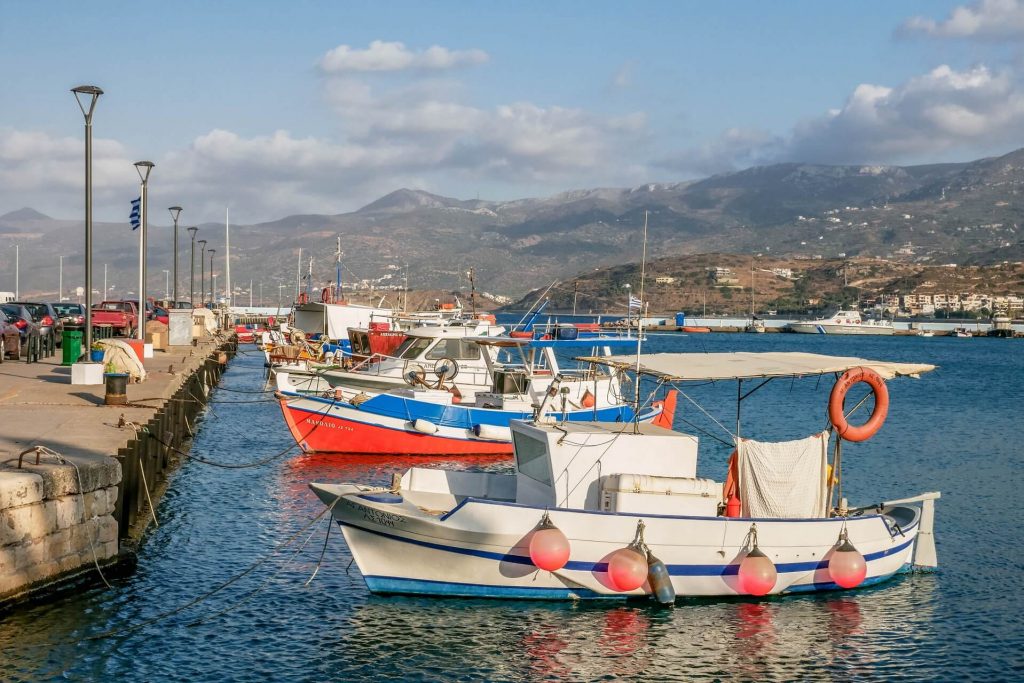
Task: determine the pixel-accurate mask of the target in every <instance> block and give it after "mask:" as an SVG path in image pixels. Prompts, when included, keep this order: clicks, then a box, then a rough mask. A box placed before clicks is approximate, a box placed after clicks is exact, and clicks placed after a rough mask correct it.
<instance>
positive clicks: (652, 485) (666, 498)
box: [601, 474, 722, 517]
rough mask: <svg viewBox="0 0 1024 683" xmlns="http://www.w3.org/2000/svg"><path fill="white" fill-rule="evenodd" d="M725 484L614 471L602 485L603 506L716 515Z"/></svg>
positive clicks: (663, 512)
mask: <svg viewBox="0 0 1024 683" xmlns="http://www.w3.org/2000/svg"><path fill="white" fill-rule="evenodd" d="M721 495H722V485H721V484H720V483H718V482H716V481H713V480H711V479H699V478H695V477H653V476H650V475H645V474H612V475H609V476H607V477H605V478H604V481H603V482H602V485H601V509H602V510H604V511H605V512H634V513H642V514H657V515H689V516H696V517H715V516H717V515H718V501H719V499H720V498H721Z"/></svg>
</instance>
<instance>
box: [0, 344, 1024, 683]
mask: <svg viewBox="0 0 1024 683" xmlns="http://www.w3.org/2000/svg"><path fill="white" fill-rule="evenodd" d="M246 348H248V349H250V351H249V352H248V353H243V354H240V355H239V356H238V357H237V358H236V359H235V360H234V361H233V362H232V363H231V365H230V367H229V369H228V371H227V372H226V374H225V375H224V378H223V381H222V384H221V387H222V389H221V390H218V391H216V392H215V393H214V394H213V401H214V402H213V403H212V404H211V406H210V409H209V410H208V411H207V412H206V413H205V416H204V418H203V420H202V422H201V429H200V431H199V433H198V435H197V436H196V438H195V440H194V443H193V446H192V453H193V454H194V455H196V456H198V457H200V458H203V459H204V460H208V461H211V462H216V463H222V464H235V465H238V464H245V463H253V462H257V461H260V460H263V459H266V458H267V457H269V456H272V455H274V454H276V453H278V452H281V451H283V450H284V449H286V448H287V447H288V446H289V445H290V443H291V438H290V436H289V435H288V432H287V430H286V429H285V427H284V424H283V421H282V418H281V415H280V409H279V408H278V406H277V404H276V403H275V402H273V401H272V400H270V397H269V395H268V394H263V393H256V392H259V391H260V390H261V389H263V386H264V368H263V359H262V356H260V355H257V354H256V353H255V352H254V351H252V350H251V349H252V347H242V349H243V351H244V350H245V349H246ZM734 350H749V351H768V350H775V351H810V352H818V353H829V354H834V355H842V356H861V357H865V358H878V359H885V360H899V361H922V362H929V363H935V364H937V365H938V366H939V369H938V370H936V371H935V372H933V373H929V374H926V375H924V376H923V377H922V378H921V379H918V380H914V379H898V380H894V381H892V382H890V383H889V387H890V392H891V400H892V403H891V407H890V413H889V418H888V421H887V422H886V424H885V426H884V427H883V429H882V430H881V432H880V433H879V434H878V435H877V436H876V437H875V438H874V439H872V440H871V441H869V442H866V443H863V444H849V445H847V446H846V447H845V448H844V457H843V464H844V487H843V495H844V496H846V497H847V498H849V500H850V503H851V505H860V504H867V503H872V502H878V501H881V500H884V499H887V498H898V497H904V496H909V495H914V494H917V493H921V492H925V491H935V490H938V491H942V499H941V500H940V501H938V504H937V518H936V539H937V545H938V555H939V563H940V568H939V571H937V572H935V573H914V574H908V575H904V576H900V577H898V578H896V579H895V580H893V581H891V582H889V583H886V584H882V585H881V586H878V587H874V588H870V589H865V590H859V591H856V590H855V591H846V592H830V593H821V594H816V595H804V596H781V597H775V598H771V599H761V600H752V599H743V598H737V599H726V600H698V599H692V598H685V597H683V598H681V599H680V600H679V601H678V602H677V604H676V605H675V607H673V608H659V607H657V606H656V605H654V604H651V603H650V602H638V603H632V602H630V603H627V602H622V603H603V602H602V603H597V604H587V603H576V604H573V603H545V602H527V601H514V602H499V601H487V600H465V599H436V598H414V597H377V596H372V595H370V594H369V593H368V592H367V590H366V588H365V585H364V584H363V581H362V578H361V577H360V575H359V572H358V569H357V568H356V566H355V565H354V564H353V563H352V562H351V556H350V554H349V552H348V549H347V547H346V546H345V544H344V541H343V538H342V535H341V534H340V533H338V531H337V529H335V530H334V531H332V532H331V533H330V535H329V537H328V538H327V539H326V553H325V556H324V559H323V564H322V566H321V567H320V569H319V571H318V572H317V573H316V576H315V578H313V580H312V581H311V582H309V584H308V585H306V582H307V580H308V579H309V578H310V576H311V575H312V574H313V573H314V570H315V569H316V567H317V563H318V559H319V558H320V554H321V549H322V548H323V547H324V543H325V534H326V532H327V529H328V526H329V525H328V522H327V520H326V517H322V518H320V519H319V520H318V521H316V522H315V523H312V524H311V522H312V520H313V519H314V517H315V516H316V515H318V514H319V513H321V512H322V511H323V506H322V505H321V504H320V503H319V502H318V501H317V499H316V498H315V497H314V496H313V494H312V493H311V492H310V490H309V489H308V486H307V484H308V482H310V481H358V482H369V483H376V484H386V483H389V482H390V480H391V475H392V473H394V472H400V471H402V470H404V469H405V468H407V467H409V466H411V465H412V464H416V465H436V466H442V467H470V468H488V469H492V470H497V471H501V470H508V469H510V468H509V462H508V460H507V459H503V458H491V459H468V460H465V459H463V460H459V459H454V458H453V459H450V460H445V459H412V458H403V459H396V460H392V459H385V458H370V457H345V456H302V455H298V454H296V453H295V452H294V451H291V452H289V453H287V454H285V455H283V456H282V457H280V458H277V459H273V460H271V461H269V462H267V463H266V464H263V465H261V466H259V467H253V468H224V467H215V466H211V465H209V464H205V463H201V462H198V461H186V462H185V463H184V464H183V465H182V467H181V468H180V469H179V470H178V471H177V473H175V474H174V475H173V479H172V481H171V484H170V488H169V490H168V492H167V495H166V496H165V497H164V499H163V501H162V502H161V504H160V505H159V508H158V510H157V516H158V518H159V523H160V526H159V528H155V527H151V528H150V530H149V532H148V536H147V538H146V539H145V542H144V544H143V545H142V547H141V549H140V553H139V558H138V570H137V571H136V572H135V573H134V574H133V575H132V576H130V577H128V578H126V579H123V580H120V581H118V582H115V584H114V587H113V588H112V589H107V588H103V587H97V588H91V589H88V590H83V591H81V592H79V593H76V594H74V595H72V596H70V597H65V598H61V599H58V600H54V601H51V602H48V603H43V604H38V605H33V606H27V607H21V608H18V609H16V610H14V611H12V612H9V613H7V614H4V615H2V616H0V671H2V673H0V678H2V679H3V680H10V681H45V680H70V681H101V680H111V681H112V680H125V681H164V680H172V681H219V682H220V681H223V682H227V681H254V680H266V681H326V680H334V681H383V680H402V681H419V680H430V681H435V680H436V681H476V680H487V681H528V680H585V681H596V680H620V679H621V680H647V681H655V680H657V681H676V680H678V681H684V680H685V681H689V680H756V681H765V680H886V681H895V680H956V679H963V680H1013V679H1017V680H1020V679H1021V678H1022V677H1024V654H1022V652H1024V599H1022V597H1021V596H1022V591H1024V567H1022V564H1021V562H1022V559H1021V558H1022V557H1024V554H1022V551H1021V547H1022V545H1024V531H1022V527H1021V525H1020V524H1018V523H1017V522H1015V521H1013V520H1014V519H1015V518H1016V514H1017V511H1018V510H1020V509H1021V507H1022V504H1024V494H1022V492H1021V487H1020V471H1021V460H1022V458H1021V450H1022V449H1021V424H1022V423H1021V420H1020V413H1021V410H1022V408H1024V382H1022V380H1024V345H1022V343H1021V342H1019V341H1013V340H1004V339H956V338H947V337H935V338H916V337H901V338H892V337H825V336H820V335H774V334H773V335H737V334H729V335H726V334H701V335H691V336H684V335H678V334H665V335H656V336H652V337H651V339H650V342H649V343H648V344H647V345H646V348H645V351H647V352H656V351H696V352H700V351H734ZM831 384H832V380H831V378H821V379H820V380H819V379H818V378H807V379H801V380H794V381H790V380H775V381H773V382H771V383H770V384H769V385H768V386H766V387H765V388H763V389H760V390H759V391H758V392H757V393H755V394H753V395H752V396H751V397H750V398H749V399H747V400H746V401H744V403H743V409H742V416H741V417H742V419H741V425H742V426H741V433H742V434H744V435H748V436H751V437H753V438H762V439H780V438H798V437H801V436H806V435H807V434H810V433H812V432H814V431H816V430H820V429H821V428H822V427H823V426H824V424H825V407H826V402H827V398H828V391H829V389H830V388H831ZM745 386H747V385H745ZM753 386H754V384H753V383H750V385H749V387H750V388H753ZM645 391H646V387H645ZM247 392H252V393H247ZM686 395H687V396H688V397H689V398H692V399H693V400H694V401H696V402H699V403H700V404H701V406H702V407H704V408H705V409H706V410H707V411H708V412H709V413H710V414H712V415H714V416H715V417H716V418H718V419H719V420H720V421H721V422H722V424H723V425H724V426H728V427H729V428H730V429H732V428H734V425H735V420H736V415H735V397H736V384H735V382H726V383H718V384H709V385H705V386H699V387H691V388H687V389H686ZM677 416H678V419H677V422H676V426H677V428H680V429H682V430H684V431H692V429H694V428H699V429H701V430H704V431H706V432H708V433H709V434H711V435H714V436H718V437H721V438H723V439H727V435H726V433H725V432H724V431H723V429H722V427H720V426H719V425H716V424H715V423H714V422H712V421H710V420H709V419H708V418H707V417H706V416H704V414H703V413H701V412H700V411H699V410H697V409H696V408H695V407H694V406H693V403H691V402H690V401H689V400H686V399H685V398H681V399H680V401H679V409H678V412H677ZM683 420H685V422H683ZM686 423H691V424H692V425H693V427H690V426H689V425H687V424H686ZM698 433H699V432H698ZM701 438H702V446H701V465H700V468H699V472H698V473H699V475H700V476H707V477H714V478H715V479H716V480H718V481H721V480H722V479H723V478H724V474H725V465H726V458H727V456H728V454H729V451H730V450H731V448H730V447H728V446H727V445H725V444H723V443H720V442H718V441H716V440H714V439H713V438H711V437H710V436H704V435H701ZM292 537H295V539H296V540H295V541H294V542H292V543H290V544H289V545H287V547H285V548H283V549H281V550H280V551H279V552H277V553H276V554H274V555H273V556H271V553H272V551H273V550H274V549H275V547H278V546H279V545H280V544H282V543H285V542H286V541H287V540H288V539H289V538H292ZM629 540H630V539H624V542H628V541H629ZM268 557H269V559H267V561H266V562H264V563H262V564H259V565H258V566H256V568H255V569H253V570H252V571H250V572H248V573H245V574H244V575H242V576H241V577H240V578H237V580H233V581H232V579H234V578H235V577H237V576H239V575H240V574H243V572H245V571H246V569H247V568H249V567H250V566H252V565H253V564H254V563H256V562H257V561H258V560H261V559H265V558H268ZM224 584H227V585H225V586H224V587H223V588H222V589H221V590H219V591H217V592H214V593H213V594H212V595H209V597H206V598H204V599H202V600H199V601H197V602H195V604H190V603H192V602H193V601H196V600H197V598H200V597H201V596H204V595H206V594H209V593H211V591H213V590H214V589H216V588H217V587H219V586H222V585H224ZM97 636H101V637H97Z"/></svg>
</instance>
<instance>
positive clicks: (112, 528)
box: [97, 515, 117, 543]
mask: <svg viewBox="0 0 1024 683" xmlns="http://www.w3.org/2000/svg"><path fill="white" fill-rule="evenodd" d="M99 527H100V528H99V538H98V539H97V541H98V542H99V543H110V542H111V541H114V542H115V543H116V542H117V520H116V519H114V518H113V517H112V516H109V515H108V516H106V517H100V518H99Z"/></svg>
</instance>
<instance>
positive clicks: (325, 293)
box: [320, 287, 331, 304]
mask: <svg viewBox="0 0 1024 683" xmlns="http://www.w3.org/2000/svg"><path fill="white" fill-rule="evenodd" d="M330 300H331V288H330V287H324V288H323V289H321V290H320V301H322V302H323V303H325V304H326V303H328V302H330Z"/></svg>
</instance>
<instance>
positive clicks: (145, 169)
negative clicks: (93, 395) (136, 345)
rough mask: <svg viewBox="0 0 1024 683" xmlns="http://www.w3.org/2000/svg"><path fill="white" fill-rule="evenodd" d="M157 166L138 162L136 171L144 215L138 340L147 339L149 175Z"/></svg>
mask: <svg viewBox="0 0 1024 683" xmlns="http://www.w3.org/2000/svg"><path fill="white" fill-rule="evenodd" d="M153 166H155V164H154V163H153V162H152V161H136V162H135V170H136V171H138V173H139V181H140V182H141V183H142V191H141V192H140V193H139V196H140V198H141V200H142V202H141V204H142V205H141V207H140V208H141V209H142V211H141V213H142V233H141V234H140V235H139V324H138V329H137V330H136V332H135V335H136V337H137V338H138V339H140V340H141V339H145V337H146V240H147V236H148V234H149V223H148V215H147V214H148V210H149V206H148V205H149V201H148V197H147V194H148V193H149V174H150V172H151V171H152V170H153Z"/></svg>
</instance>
